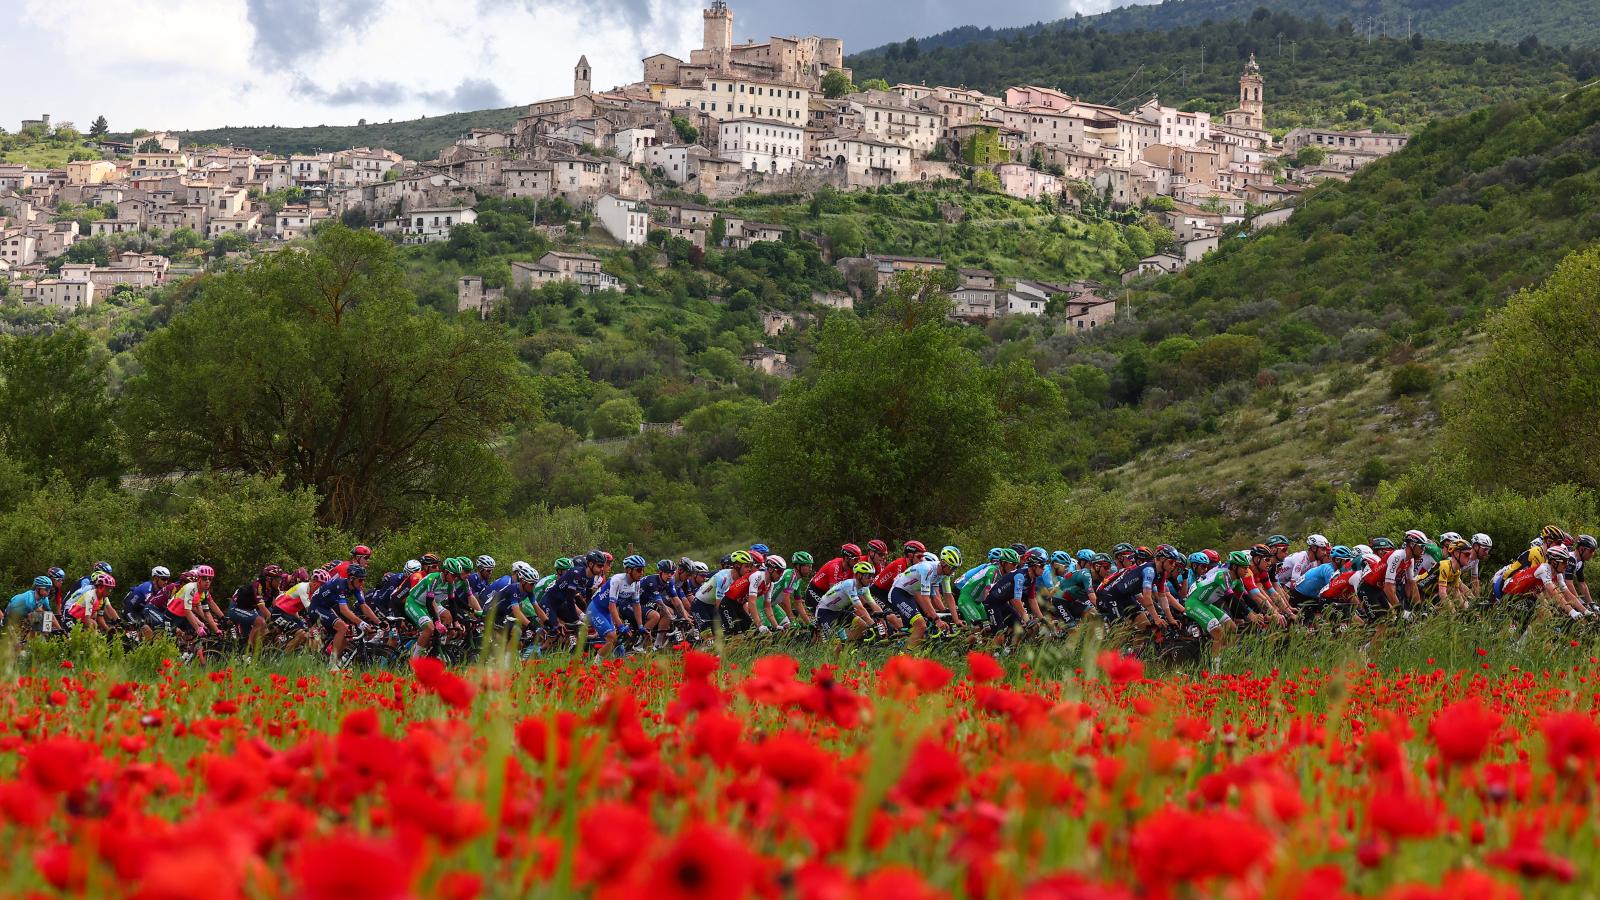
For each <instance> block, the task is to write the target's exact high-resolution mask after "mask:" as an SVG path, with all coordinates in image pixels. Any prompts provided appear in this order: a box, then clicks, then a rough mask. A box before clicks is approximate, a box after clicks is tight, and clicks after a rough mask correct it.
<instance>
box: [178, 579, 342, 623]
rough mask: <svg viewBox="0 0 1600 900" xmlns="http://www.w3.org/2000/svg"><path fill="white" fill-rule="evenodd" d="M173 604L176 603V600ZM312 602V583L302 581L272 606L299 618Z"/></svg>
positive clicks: (282, 594)
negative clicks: (301, 612)
mask: <svg viewBox="0 0 1600 900" xmlns="http://www.w3.org/2000/svg"><path fill="white" fill-rule="evenodd" d="M173 602H176V599H174V601H173ZM310 602H311V582H309V581H302V582H300V583H299V584H296V585H291V586H290V587H289V588H288V589H287V590H285V591H284V592H283V593H281V594H279V595H278V599H276V600H274V601H272V605H273V606H274V607H276V608H278V609H280V610H282V611H284V612H286V613H288V614H289V615H291V616H297V615H299V614H300V610H302V609H305V608H306V606H307V605H308V604H310ZM167 608H168V609H169V610H171V611H172V612H174V613H177V614H178V615H183V612H182V611H181V610H178V609H173V607H172V604H171V603H169V604H168V605H167Z"/></svg>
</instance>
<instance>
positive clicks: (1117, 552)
mask: <svg viewBox="0 0 1600 900" xmlns="http://www.w3.org/2000/svg"><path fill="white" fill-rule="evenodd" d="M1132 552H1133V545H1132V544H1130V543H1128V542H1127V541H1123V542H1122V543H1120V544H1118V545H1116V546H1115V547H1112V548H1111V555H1112V556H1121V555H1123V554H1124V553H1132Z"/></svg>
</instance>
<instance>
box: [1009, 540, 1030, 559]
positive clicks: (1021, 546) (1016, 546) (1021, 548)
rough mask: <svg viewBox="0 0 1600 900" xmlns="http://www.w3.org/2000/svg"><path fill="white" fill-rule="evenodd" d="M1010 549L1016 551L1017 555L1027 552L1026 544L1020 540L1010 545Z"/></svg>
mask: <svg viewBox="0 0 1600 900" xmlns="http://www.w3.org/2000/svg"><path fill="white" fill-rule="evenodd" d="M1011 549H1013V550H1015V551H1017V556H1021V555H1022V554H1024V553H1027V552H1028V545H1027V544H1024V543H1023V542H1021V541H1017V542H1016V543H1015V544H1012V545H1011Z"/></svg>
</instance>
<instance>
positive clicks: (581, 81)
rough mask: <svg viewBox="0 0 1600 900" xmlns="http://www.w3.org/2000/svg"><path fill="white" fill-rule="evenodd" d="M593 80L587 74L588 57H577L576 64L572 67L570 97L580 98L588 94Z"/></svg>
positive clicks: (588, 73)
mask: <svg viewBox="0 0 1600 900" xmlns="http://www.w3.org/2000/svg"><path fill="white" fill-rule="evenodd" d="M592 83H593V78H592V77H591V76H590V72H589V57H588V55H587V54H586V55H584V56H580V57H578V64H577V65H576V66H573V67H572V96H574V97H582V96H584V95H585V94H588V93H589V92H590V86H591V84H592Z"/></svg>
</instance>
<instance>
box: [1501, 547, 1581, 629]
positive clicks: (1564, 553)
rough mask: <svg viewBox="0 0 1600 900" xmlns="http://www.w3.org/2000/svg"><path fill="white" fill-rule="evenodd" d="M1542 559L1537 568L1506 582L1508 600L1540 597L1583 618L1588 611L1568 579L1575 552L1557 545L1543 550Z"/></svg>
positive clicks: (1563, 610) (1527, 570)
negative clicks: (1573, 590)
mask: <svg viewBox="0 0 1600 900" xmlns="http://www.w3.org/2000/svg"><path fill="white" fill-rule="evenodd" d="M1543 559H1544V561H1543V562H1541V563H1540V564H1539V565H1538V566H1535V567H1532V568H1524V569H1522V570H1521V571H1519V572H1517V574H1516V575H1515V576H1513V577H1512V578H1510V579H1509V580H1507V581H1506V583H1505V588H1504V591H1503V595H1504V596H1505V597H1507V598H1511V597H1529V596H1531V597H1538V598H1541V599H1543V600H1545V601H1546V602H1547V604H1549V605H1551V606H1554V607H1555V608H1557V609H1559V610H1561V611H1562V612H1564V613H1566V614H1567V615H1568V616H1570V617H1571V618H1574V619H1577V618H1580V617H1582V616H1583V615H1584V614H1585V613H1586V612H1587V610H1586V609H1585V608H1584V607H1583V605H1582V604H1581V603H1580V602H1579V601H1578V599H1577V595H1575V594H1574V593H1573V592H1572V588H1571V586H1570V585H1569V584H1568V583H1567V578H1566V575H1567V572H1568V571H1569V569H1570V567H1571V565H1572V563H1573V561H1574V557H1573V555H1572V551H1570V550H1568V549H1567V548H1566V546H1565V545H1563V544H1559V543H1558V544H1555V545H1554V546H1551V547H1548V548H1546V549H1545V550H1544V552H1543Z"/></svg>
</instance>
